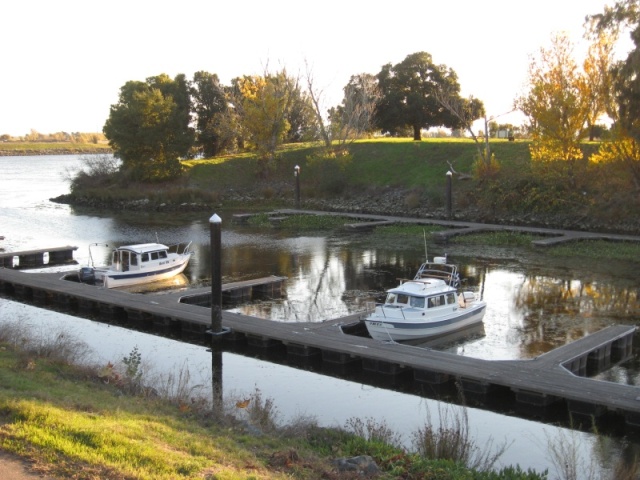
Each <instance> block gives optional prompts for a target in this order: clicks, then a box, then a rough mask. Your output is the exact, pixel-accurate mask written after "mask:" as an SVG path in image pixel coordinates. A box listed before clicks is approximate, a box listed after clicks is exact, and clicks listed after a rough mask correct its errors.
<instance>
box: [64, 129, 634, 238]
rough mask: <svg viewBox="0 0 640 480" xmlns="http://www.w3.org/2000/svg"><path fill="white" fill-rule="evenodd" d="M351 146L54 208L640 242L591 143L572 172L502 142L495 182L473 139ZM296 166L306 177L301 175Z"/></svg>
mask: <svg viewBox="0 0 640 480" xmlns="http://www.w3.org/2000/svg"><path fill="white" fill-rule="evenodd" d="M342 148H343V150H341V151H340V156H331V155H328V154H326V152H325V151H324V150H323V149H322V147H320V146H318V145H317V144H297V145H287V146H286V148H284V149H282V151H281V152H279V156H278V160H277V162H274V163H273V164H272V165H269V167H268V169H267V170H266V171H265V166H264V165H263V164H262V163H261V162H260V161H259V160H258V159H257V158H256V157H255V156H254V155H251V154H250V153H247V152H245V153H242V154H236V155H227V156H224V157H218V158H213V159H194V160H187V161H184V162H183V167H184V170H185V171H184V173H183V175H182V176H181V177H179V178H175V179H174V180H172V181H171V182H164V183H147V184H140V183H135V182H130V181H127V182H122V181H119V180H118V178H117V176H114V177H110V178H103V179H101V180H100V182H96V181H95V179H91V178H90V177H88V178H86V179H85V180H86V182H85V183H84V184H82V183H79V184H76V185H75V186H74V188H73V189H72V190H73V191H72V193H71V194H69V195H62V196H60V197H58V198H56V199H55V201H58V202H61V203H68V204H71V205H74V206H78V207H90V208H94V209H104V210H109V211H115V210H123V209H125V210H136V209H138V210H139V209H145V210H159V211H186V210H193V211H207V210H208V211H211V210H212V209H215V208H220V207H243V208H248V209H254V208H256V209H259V208H262V209H265V208H293V207H295V206H297V205H298V204H299V206H300V208H303V209H307V210H324V211H334V212H348V213H368V214H381V215H393V216H404V217H416V218H433V219H449V218H450V219H453V220H459V221H469V222H478V223H492V224H504V225H525V226H531V227H542V228H557V229H571V230H579V231H593V232H607V233H620V234H629V235H638V234H640V197H639V196H638V195H637V191H636V189H635V187H634V185H633V182H632V180H631V179H630V175H629V172H628V167H625V166H624V165H620V164H607V165H601V164H595V163H591V162H589V161H588V158H589V155H591V154H593V153H594V152H596V151H597V149H598V144H597V143H585V144H584V147H583V148H584V155H585V157H584V160H583V161H582V162H580V163H576V164H575V165H573V167H572V170H568V167H567V165H565V164H564V163H562V162H555V163H550V164H548V165H546V164H545V165H544V166H540V165H532V164H531V159H530V154H529V142H526V141H517V142H506V141H504V142H501V141H499V140H495V141H493V142H492V152H493V153H494V154H495V156H496V158H497V159H498V162H499V169H498V171H497V172H495V173H494V174H493V175H491V176H488V177H478V176H476V175H474V170H475V169H476V166H477V165H476V155H477V151H476V146H475V144H474V143H473V142H472V141H470V140H465V139H429V140H424V141H422V142H412V141H409V140H406V139H376V140H368V141H358V142H355V143H353V144H350V145H348V146H346V147H342ZM345 151H346V152H348V153H344V152H345ZM323 155H324V156H323ZM295 167H300V169H299V173H300V174H299V176H295V175H293V174H292V172H294V170H295ZM448 171H449V172H451V173H452V175H451V176H450V178H451V185H450V187H447V181H448V180H447V178H449V177H447V172H448ZM447 192H450V193H447ZM448 196H450V197H451V198H450V199H449V198H448ZM449 202H450V205H451V208H450V211H449V208H448V207H447V205H448V204H449Z"/></svg>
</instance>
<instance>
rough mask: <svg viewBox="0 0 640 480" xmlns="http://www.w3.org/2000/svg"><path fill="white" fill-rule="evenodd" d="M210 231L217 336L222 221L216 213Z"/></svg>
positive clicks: (219, 328)
mask: <svg viewBox="0 0 640 480" xmlns="http://www.w3.org/2000/svg"><path fill="white" fill-rule="evenodd" d="M209 231H210V236H211V240H210V242H211V333H213V334H214V336H215V334H217V333H220V332H221V331H222V267H221V265H222V259H221V257H222V220H221V219H220V217H219V216H218V215H216V214H215V213H214V214H213V216H212V217H211V218H210V219H209ZM214 338H215V337H214Z"/></svg>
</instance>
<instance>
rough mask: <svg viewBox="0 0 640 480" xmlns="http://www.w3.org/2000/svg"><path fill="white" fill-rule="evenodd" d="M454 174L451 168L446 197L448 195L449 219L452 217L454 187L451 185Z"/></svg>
mask: <svg viewBox="0 0 640 480" xmlns="http://www.w3.org/2000/svg"><path fill="white" fill-rule="evenodd" d="M452 176H453V174H452V173H451V170H449V171H448V172H447V191H446V197H447V219H449V220H450V219H451V210H452V207H453V201H452V199H451V197H452V191H451V190H452V187H451V177H452Z"/></svg>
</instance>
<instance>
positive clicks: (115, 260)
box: [111, 243, 168, 272]
mask: <svg viewBox="0 0 640 480" xmlns="http://www.w3.org/2000/svg"><path fill="white" fill-rule="evenodd" d="M167 258H168V249H167V247H166V246H165V245H161V244H159V243H143V244H140V245H129V246H127V247H120V248H118V249H116V250H114V251H113V253H112V254H111V269H112V270H115V271H118V272H127V271H129V270H139V269H141V268H144V267H145V264H149V262H153V263H155V264H156V265H157V264H161V263H160V262H161V261H162V260H166V259H167Z"/></svg>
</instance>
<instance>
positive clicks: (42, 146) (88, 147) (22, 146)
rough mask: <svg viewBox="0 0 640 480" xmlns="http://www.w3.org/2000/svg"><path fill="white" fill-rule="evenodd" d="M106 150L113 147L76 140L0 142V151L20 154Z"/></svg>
mask: <svg viewBox="0 0 640 480" xmlns="http://www.w3.org/2000/svg"><path fill="white" fill-rule="evenodd" d="M96 151H104V152H110V151H111V147H109V145H108V144H107V143H76V142H0V152H6V153H8V154H19V153H24V152H28V153H29V154H31V153H33V152H46V153H49V152H51V153H58V152H62V153H68V152H71V153H83V152H91V153H93V152H96Z"/></svg>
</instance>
